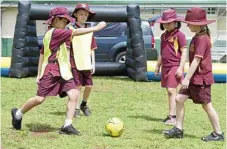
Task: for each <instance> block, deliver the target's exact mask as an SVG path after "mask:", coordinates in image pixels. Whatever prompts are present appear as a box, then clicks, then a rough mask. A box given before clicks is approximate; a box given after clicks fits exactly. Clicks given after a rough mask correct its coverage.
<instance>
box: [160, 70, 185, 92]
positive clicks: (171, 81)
mask: <svg viewBox="0 0 227 149" xmlns="http://www.w3.org/2000/svg"><path fill="white" fill-rule="evenodd" d="M177 68H178V66H173V67H165V66H164V67H162V70H161V86H162V87H165V88H177V86H178V85H179V84H180V83H181V81H182V80H183V78H184V77H183V76H182V77H181V78H177V77H176V75H175V74H176V71H177Z"/></svg>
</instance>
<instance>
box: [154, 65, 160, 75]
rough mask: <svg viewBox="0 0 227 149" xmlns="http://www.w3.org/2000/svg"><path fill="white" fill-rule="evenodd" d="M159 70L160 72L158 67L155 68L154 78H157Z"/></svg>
mask: <svg viewBox="0 0 227 149" xmlns="http://www.w3.org/2000/svg"><path fill="white" fill-rule="evenodd" d="M159 70H160V68H159V67H156V68H155V71H154V74H155V76H156V77H158V76H159Z"/></svg>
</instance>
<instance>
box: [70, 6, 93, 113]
mask: <svg viewBox="0 0 227 149" xmlns="http://www.w3.org/2000/svg"><path fill="white" fill-rule="evenodd" d="M95 14H96V13H95V12H93V11H91V10H90V7H89V6H88V4H81V3H79V4H77V5H76V7H75V10H74V11H73V13H72V17H73V18H75V20H76V22H75V24H72V25H71V26H69V28H70V29H72V30H73V29H76V28H87V27H89V26H88V24H87V23H86V22H87V21H91V19H92V18H93V17H94V16H95ZM87 36H88V35H87ZM79 45H81V46H79ZM86 46H89V47H86ZM72 49H73V51H72V53H71V55H72V56H71V65H72V73H73V75H74V80H75V82H76V84H77V85H78V86H80V88H82V86H84V87H85V89H84V93H83V100H82V103H81V104H79V102H78V105H77V109H76V111H75V115H74V116H75V117H79V116H80V110H81V111H82V112H83V113H84V115H85V116H90V115H91V111H90V109H89V108H88V106H87V101H88V98H89V95H90V93H91V89H92V87H93V81H92V74H94V73H95V49H97V44H96V41H95V38H94V36H93V35H91V36H89V37H87V38H86V37H84V36H81V38H80V37H79V36H78V37H77V39H73V40H72Z"/></svg>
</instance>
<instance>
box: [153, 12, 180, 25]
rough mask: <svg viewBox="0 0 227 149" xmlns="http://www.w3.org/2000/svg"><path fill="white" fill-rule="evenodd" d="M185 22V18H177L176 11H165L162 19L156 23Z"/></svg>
mask: <svg viewBox="0 0 227 149" xmlns="http://www.w3.org/2000/svg"><path fill="white" fill-rule="evenodd" d="M182 20H184V18H183V17H180V16H177V13H176V10H175V9H167V10H165V11H163V14H162V17H161V18H159V19H157V20H156V21H155V22H156V23H170V22H174V21H177V22H180V21H182Z"/></svg>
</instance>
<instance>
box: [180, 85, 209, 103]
mask: <svg viewBox="0 0 227 149" xmlns="http://www.w3.org/2000/svg"><path fill="white" fill-rule="evenodd" d="M179 94H183V95H187V96H189V98H190V99H192V101H193V103H195V104H208V103H210V102H211V85H205V84H204V85H195V84H191V83H190V84H189V86H188V89H180V91H179Z"/></svg>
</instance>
